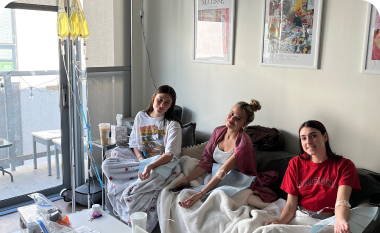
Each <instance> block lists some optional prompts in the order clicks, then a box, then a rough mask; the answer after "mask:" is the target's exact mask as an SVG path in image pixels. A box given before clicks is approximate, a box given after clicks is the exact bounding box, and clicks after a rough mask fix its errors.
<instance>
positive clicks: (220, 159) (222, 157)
mask: <svg viewBox="0 0 380 233" xmlns="http://www.w3.org/2000/svg"><path fill="white" fill-rule="evenodd" d="M233 153H234V148H232V149H231V150H230V151H227V152H224V151H222V150H221V149H219V145H216V147H215V150H214V153H213V154H212V157H213V158H214V160H215V162H217V163H218V164H222V165H223V164H225V163H226V162H227V160H228V159H229V158H230V157H231V155H232V154H233Z"/></svg>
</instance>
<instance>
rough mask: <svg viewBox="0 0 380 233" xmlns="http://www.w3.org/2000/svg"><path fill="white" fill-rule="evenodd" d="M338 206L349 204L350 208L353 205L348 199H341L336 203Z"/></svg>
mask: <svg viewBox="0 0 380 233" xmlns="http://www.w3.org/2000/svg"><path fill="white" fill-rule="evenodd" d="M338 206H347V207H348V208H350V207H351V205H350V203H349V202H348V201H346V200H340V201H338V202H337V203H336V204H335V207H338Z"/></svg>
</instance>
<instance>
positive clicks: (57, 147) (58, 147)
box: [52, 138, 62, 179]
mask: <svg viewBox="0 0 380 233" xmlns="http://www.w3.org/2000/svg"><path fill="white" fill-rule="evenodd" d="M52 142H53V143H54V154H55V170H56V172H57V179H59V175H60V173H59V156H58V155H59V154H58V150H60V151H61V154H62V148H61V138H54V139H53V140H52Z"/></svg>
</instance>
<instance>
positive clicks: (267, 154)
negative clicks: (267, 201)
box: [255, 148, 296, 200]
mask: <svg viewBox="0 0 380 233" xmlns="http://www.w3.org/2000/svg"><path fill="white" fill-rule="evenodd" d="M255 156H256V164H257V172H258V173H261V172H266V171H276V172H278V179H277V181H276V183H275V184H273V185H271V187H270V189H272V190H273V191H274V192H275V193H276V194H277V196H278V198H283V199H285V200H286V199H287V196H288V194H287V193H286V192H285V191H283V190H282V189H281V188H280V187H281V184H282V180H283V179H284V175H285V172H286V169H287V168H288V163H289V161H290V160H291V159H292V158H293V157H295V156H296V155H294V154H290V153H288V152H285V151H259V150H257V149H256V148H255Z"/></svg>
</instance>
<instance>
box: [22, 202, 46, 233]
mask: <svg viewBox="0 0 380 233" xmlns="http://www.w3.org/2000/svg"><path fill="white" fill-rule="evenodd" d="M17 212H18V213H19V215H20V231H21V232H25V233H40V232H41V228H40V226H39V225H38V223H37V222H36V221H35V219H36V218H37V217H38V213H37V208H36V205H34V204H33V205H28V206H23V207H19V208H17Z"/></svg>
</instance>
